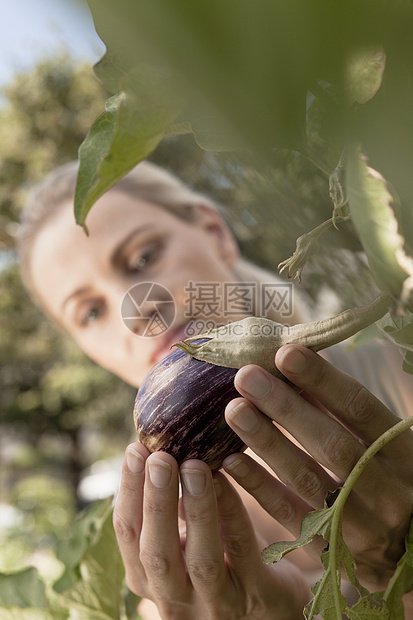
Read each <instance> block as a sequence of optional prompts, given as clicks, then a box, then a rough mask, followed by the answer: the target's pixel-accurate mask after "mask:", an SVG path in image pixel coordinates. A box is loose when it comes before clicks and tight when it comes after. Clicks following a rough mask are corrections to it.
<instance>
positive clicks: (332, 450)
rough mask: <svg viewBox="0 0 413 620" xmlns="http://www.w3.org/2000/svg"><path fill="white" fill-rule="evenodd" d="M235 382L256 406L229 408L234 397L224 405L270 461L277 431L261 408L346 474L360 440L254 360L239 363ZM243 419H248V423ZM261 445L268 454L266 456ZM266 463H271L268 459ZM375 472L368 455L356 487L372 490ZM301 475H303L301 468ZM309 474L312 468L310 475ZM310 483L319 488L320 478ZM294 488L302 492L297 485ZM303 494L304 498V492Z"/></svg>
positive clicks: (318, 456)
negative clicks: (266, 419)
mask: <svg viewBox="0 0 413 620" xmlns="http://www.w3.org/2000/svg"><path fill="white" fill-rule="evenodd" d="M235 387H236V388H237V390H238V392H240V393H241V394H243V395H244V396H246V397H247V398H248V400H249V401H251V403H252V404H253V405H255V407H249V408H248V406H247V404H246V403H245V404H244V405H243V406H242V405H241V406H240V407H239V408H238V407H237V408H234V409H233V407H234V401H231V403H229V405H227V421H228V424H229V425H230V426H231V428H233V429H234V430H235V431H236V432H237V434H239V435H240V436H241V438H242V439H243V440H244V441H245V443H246V444H247V445H249V446H250V447H251V448H252V449H253V450H254V452H256V453H257V454H258V455H259V456H261V457H262V458H264V460H265V461H266V462H268V464H270V463H269V461H268V456H269V457H271V455H270V454H269V448H271V447H272V446H271V444H272V443H273V442H274V437H275V435H274V432H273V431H271V427H270V426H269V424H268V422H266V421H265V419H264V418H263V417H262V416H261V415H260V414H259V411H261V412H263V413H264V414H265V415H266V416H268V417H269V418H271V419H272V420H275V421H276V422H277V423H278V424H280V425H281V426H282V427H283V428H285V429H286V430H287V431H288V432H289V433H290V434H291V435H292V436H293V437H295V439H296V440H297V441H298V442H299V443H300V444H301V445H302V446H303V447H304V448H305V450H306V451H307V452H308V453H309V454H311V456H312V457H313V458H314V459H315V461H317V462H318V463H321V464H322V465H323V466H324V467H326V468H327V469H329V470H330V471H332V472H333V473H334V474H335V475H336V476H338V477H339V478H341V479H342V480H344V479H346V478H347V476H348V475H349V473H350V471H351V470H352V469H353V467H354V465H355V464H356V463H357V461H358V460H359V458H360V457H361V456H362V454H364V452H365V448H364V446H362V445H361V444H360V442H359V441H358V440H357V439H356V438H355V437H354V436H353V434H351V433H350V432H348V431H347V430H346V429H345V428H344V427H343V425H342V424H341V423H340V422H338V421H337V420H336V419H334V418H330V417H329V416H326V415H325V414H324V413H323V412H322V411H320V410H319V409H318V408H317V407H314V406H313V405H312V404H311V403H310V402H308V400H306V399H304V398H302V397H301V396H300V395H299V394H297V392H296V391H295V390H293V389H291V388H290V387H289V386H288V385H287V384H286V383H285V382H284V381H281V380H280V379H277V378H276V377H274V376H273V375H271V374H270V373H268V372H267V371H265V370H264V369H263V368H260V367H259V366H254V365H248V366H244V367H243V368H241V369H240V370H239V371H238V372H237V374H236V376H235ZM257 408H259V411H258V409H257ZM247 420H249V421H248V422H247V423H246V421H247ZM240 424H241V430H244V431H245V430H247V431H249V436H248V437H247V436H246V435H244V433H242V434H241V433H240V432H239V430H237V429H236V428H235V427H236V426H238V427H240ZM246 424H247V426H248V428H247V426H246ZM263 451H265V453H266V454H268V456H264V454H263V453H262V452H263ZM273 458H274V457H273ZM270 466H271V467H273V465H272V464H270ZM310 467H311V465H310ZM287 468H288V464H286V469H285V471H288V469H287ZM274 471H276V473H277V475H278V476H279V477H280V478H281V479H282V480H283V482H285V483H286V484H287V485H288V486H291V482H290V481H288V482H287V480H286V479H285V478H284V477H283V476H282V475H281V473H280V472H279V471H278V470H274ZM315 473H317V472H315ZM378 474H379V465H378V463H377V461H376V460H374V461H371V462H370V463H369V465H368V466H367V468H366V469H365V471H364V473H363V476H362V478H361V479H360V481H359V483H358V487H359V489H360V490H363V489H365V490H366V491H368V492H369V493H371V492H372V489H375V488H376V487H377V486H378V484H379V479H380V476H379V475H378ZM302 475H303V476H304V480H305V477H306V474H305V470H304V472H303V473H302ZM313 475H314V474H313V473H310V476H313ZM314 484H315V485H316V488H317V485H319V484H320V480H317V479H315V480H314ZM292 485H294V486H292V488H293V489H294V490H295V489H297V486H296V481H292ZM298 493H299V495H300V496H301V497H303V496H302V494H301V492H300V491H298ZM304 499H306V501H308V498H307V497H304ZM310 503H312V502H310Z"/></svg>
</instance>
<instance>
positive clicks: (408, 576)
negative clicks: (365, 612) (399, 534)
mask: <svg viewBox="0 0 413 620" xmlns="http://www.w3.org/2000/svg"><path fill="white" fill-rule="evenodd" d="M412 590H413V519H412V521H411V523H410V530H409V533H408V535H407V538H406V551H405V553H404V554H403V555H402V557H401V558H400V560H399V562H398V564H397V568H396V571H395V572H394V574H393V576H392V577H391V579H390V581H389V584H388V586H387V588H386V590H385V592H382V593H381V596H382V597H383V600H385V601H386V603H387V606H388V608H389V610H390V614H389V619H390V620H400V618H403V617H404V612H403V603H402V596H403V594H406V593H407V592H411V591H412Z"/></svg>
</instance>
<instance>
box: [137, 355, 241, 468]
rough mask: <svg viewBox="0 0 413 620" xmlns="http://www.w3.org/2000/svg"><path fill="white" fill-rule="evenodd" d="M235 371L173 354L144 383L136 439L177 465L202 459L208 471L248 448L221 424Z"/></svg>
mask: <svg viewBox="0 0 413 620" xmlns="http://www.w3.org/2000/svg"><path fill="white" fill-rule="evenodd" d="M236 372H237V369H236V368H226V367H223V366H216V365H214V364H209V363H207V362H203V361H199V360H197V359H194V358H193V357H191V356H190V355H188V354H187V353H184V351H182V350H181V349H176V350H174V351H172V353H170V354H169V355H168V356H167V357H165V358H164V359H163V360H161V361H160V362H159V363H158V364H157V365H156V366H154V367H153V368H152V369H151V370H150V371H149V373H148V374H147V375H146V377H145V378H144V380H143V382H142V385H141V387H140V389H139V392H138V395H137V397H136V401H135V406H134V421H135V426H136V431H137V434H138V439H139V441H140V442H141V443H143V444H144V445H145V446H146V447H147V448H148V450H149V451H150V452H155V451H156V450H164V451H165V452H168V453H169V454H171V455H172V456H173V457H175V459H176V460H177V461H178V463H179V464H181V463H182V462H183V461H185V460H187V459H201V460H203V461H205V462H206V463H207V464H208V465H209V466H210V468H211V470H212V471H216V470H218V469H220V467H221V466H222V461H223V460H224V458H225V457H226V456H228V455H229V454H232V453H234V452H240V451H243V450H245V448H246V446H245V444H244V443H243V442H242V441H241V439H240V438H239V437H238V435H236V434H235V433H234V431H232V430H231V428H230V427H229V426H228V424H227V423H226V421H225V417H224V411H225V407H226V405H227V404H228V403H229V401H230V400H232V399H233V398H236V397H237V396H239V393H238V392H237V390H236V389H235V387H234V377H235V374H236Z"/></svg>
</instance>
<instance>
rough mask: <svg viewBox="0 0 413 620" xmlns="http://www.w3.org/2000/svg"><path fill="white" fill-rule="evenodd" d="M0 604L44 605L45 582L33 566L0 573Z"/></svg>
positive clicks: (20, 605)
mask: <svg viewBox="0 0 413 620" xmlns="http://www.w3.org/2000/svg"><path fill="white" fill-rule="evenodd" d="M0 605H4V606H6V607H7V606H12V605H13V606H17V607H20V608H24V607H41V608H42V607H46V593H45V584H44V582H43V581H42V580H41V579H40V577H39V575H38V573H37V570H36V569H35V568H33V567H30V568H25V569H24V570H21V571H19V572H16V573H10V574H4V573H2V574H0Z"/></svg>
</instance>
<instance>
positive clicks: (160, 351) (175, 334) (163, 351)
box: [150, 323, 188, 366]
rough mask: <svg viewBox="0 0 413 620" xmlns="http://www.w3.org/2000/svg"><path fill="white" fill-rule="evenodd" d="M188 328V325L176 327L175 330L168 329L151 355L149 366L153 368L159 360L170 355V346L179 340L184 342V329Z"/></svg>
mask: <svg viewBox="0 0 413 620" xmlns="http://www.w3.org/2000/svg"><path fill="white" fill-rule="evenodd" d="M187 327H188V323H185V324H184V325H181V326H180V327H177V328H176V329H168V330H167V332H166V333H165V336H163V337H162V338H160V339H159V344H158V346H157V347H156V348H155V350H154V351H153V353H152V355H151V360H150V363H151V366H155V364H158V363H159V362H160V361H161V359H163V358H164V357H166V356H167V355H168V354H169V353H171V346H172V345H173V344H175V343H176V342H179V341H180V340H185V338H187V337H188V336H187V334H186V328H187Z"/></svg>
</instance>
